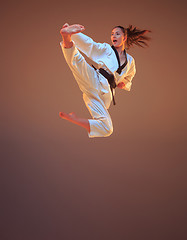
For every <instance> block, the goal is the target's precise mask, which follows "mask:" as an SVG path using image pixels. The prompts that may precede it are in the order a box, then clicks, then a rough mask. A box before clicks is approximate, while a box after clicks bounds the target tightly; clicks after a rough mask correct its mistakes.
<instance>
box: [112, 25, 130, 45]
mask: <svg viewBox="0 0 187 240" xmlns="http://www.w3.org/2000/svg"><path fill="white" fill-rule="evenodd" d="M111 41H112V44H113V46H114V47H116V48H117V47H121V46H123V45H124V44H125V41H126V37H125V36H124V33H123V31H122V29H121V28H114V29H113V30H112V33H111Z"/></svg>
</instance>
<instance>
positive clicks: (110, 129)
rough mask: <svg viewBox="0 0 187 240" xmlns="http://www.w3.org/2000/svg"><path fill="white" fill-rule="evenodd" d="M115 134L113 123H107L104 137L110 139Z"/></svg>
mask: <svg viewBox="0 0 187 240" xmlns="http://www.w3.org/2000/svg"><path fill="white" fill-rule="evenodd" d="M112 133H113V125H112V123H111V122H110V123H107V124H105V128H104V137H108V136H110V135H111V134H112Z"/></svg>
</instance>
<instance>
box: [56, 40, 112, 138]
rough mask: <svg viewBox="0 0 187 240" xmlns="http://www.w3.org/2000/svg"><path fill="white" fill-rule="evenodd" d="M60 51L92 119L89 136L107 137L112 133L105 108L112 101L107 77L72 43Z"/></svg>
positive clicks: (109, 119) (90, 120)
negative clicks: (70, 46)
mask: <svg viewBox="0 0 187 240" xmlns="http://www.w3.org/2000/svg"><path fill="white" fill-rule="evenodd" d="M61 47H62V51H63V54H64V57H65V60H66V62H67V64H68V65H69V67H70V69H71V71H72V73H73V75H74V77H75V79H76V81H77V83H78V85H79V88H80V90H81V91H82V93H83V100H84V102H85V104H86V107H87V108H88V110H89V112H90V114H91V116H92V118H93V119H88V121H89V124H90V133H88V136H89V137H107V136H109V135H111V134H112V132H113V126H112V120H111V117H110V115H109V112H108V111H107V109H108V108H109V106H110V103H111V101H112V94H111V91H110V86H109V84H108V81H107V79H105V78H104V77H103V76H102V75H101V74H99V73H98V72H97V71H95V70H94V69H93V68H92V67H91V66H90V65H89V64H88V63H87V62H86V60H85V58H84V57H83V56H82V55H81V54H80V52H79V50H78V49H77V48H76V47H75V44H74V43H73V47H72V48H63V46H62V43H61Z"/></svg>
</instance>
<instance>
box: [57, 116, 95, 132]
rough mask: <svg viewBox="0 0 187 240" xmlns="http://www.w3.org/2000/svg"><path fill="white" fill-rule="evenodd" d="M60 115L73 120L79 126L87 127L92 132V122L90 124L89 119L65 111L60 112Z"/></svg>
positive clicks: (70, 120)
mask: <svg viewBox="0 0 187 240" xmlns="http://www.w3.org/2000/svg"><path fill="white" fill-rule="evenodd" d="M59 116H60V117H61V118H62V119H65V120H67V121H69V122H72V123H74V124H76V125H78V126H81V127H83V128H85V129H86V130H87V132H90V124H89V121H88V119H85V118H79V117H77V116H76V115H75V113H73V112H72V113H69V114H68V113H64V112H60V113H59Z"/></svg>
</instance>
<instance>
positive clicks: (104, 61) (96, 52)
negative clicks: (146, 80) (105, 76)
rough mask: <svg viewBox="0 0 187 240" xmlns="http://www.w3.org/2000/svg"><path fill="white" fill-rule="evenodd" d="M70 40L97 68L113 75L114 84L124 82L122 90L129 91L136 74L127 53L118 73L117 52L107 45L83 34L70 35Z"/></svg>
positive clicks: (131, 58) (132, 60)
mask: <svg viewBox="0 0 187 240" xmlns="http://www.w3.org/2000/svg"><path fill="white" fill-rule="evenodd" d="M72 40H73V41H74V43H75V45H76V47H77V48H78V49H79V50H80V51H81V52H83V53H84V54H85V55H86V56H87V57H88V58H90V59H91V60H93V61H94V62H96V63H97V64H98V67H99V68H104V69H105V70H106V71H108V72H109V73H113V74H114V77H115V82H116V84H119V83H120V82H124V83H125V87H124V89H125V90H127V91H130V89H131V85H132V79H133V77H134V75H135V73H136V68H135V61H134V58H133V57H132V56H130V55H129V54H128V53H127V64H126V66H124V68H123V69H122V70H121V72H120V73H118V72H117V70H118V68H119V67H120V66H119V64H120V62H119V56H118V53H117V51H114V50H113V48H112V47H111V46H110V45H109V44H108V43H96V42H94V41H93V40H92V39H91V38H90V37H88V36H86V35H85V34H83V33H77V34H74V35H72Z"/></svg>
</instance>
